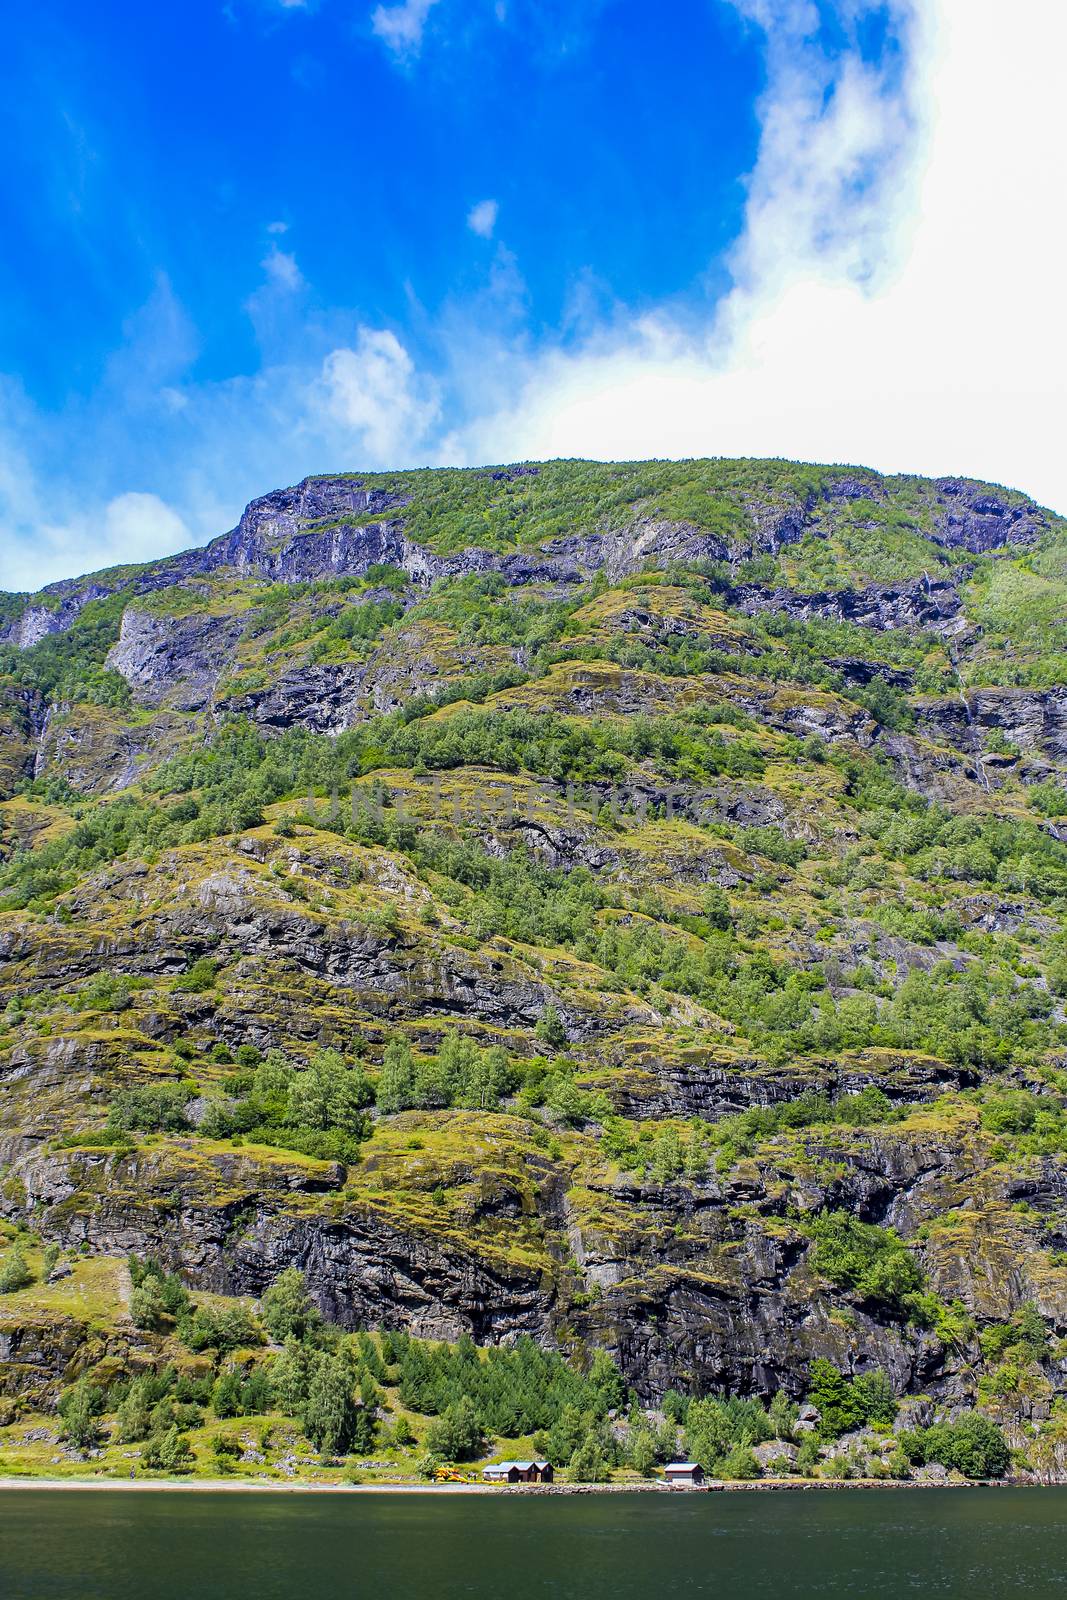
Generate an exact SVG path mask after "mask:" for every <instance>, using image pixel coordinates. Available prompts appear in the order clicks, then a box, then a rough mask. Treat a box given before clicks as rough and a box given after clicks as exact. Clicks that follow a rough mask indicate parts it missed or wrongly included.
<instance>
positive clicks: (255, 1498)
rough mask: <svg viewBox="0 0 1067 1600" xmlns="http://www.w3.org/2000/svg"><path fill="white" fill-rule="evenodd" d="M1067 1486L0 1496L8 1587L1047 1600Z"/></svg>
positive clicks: (449, 1597)
mask: <svg viewBox="0 0 1067 1600" xmlns="http://www.w3.org/2000/svg"><path fill="white" fill-rule="evenodd" d="M1061 1594H1062V1595H1067V1489H998V1490H978V1489H956V1490H953V1489H928V1490H921V1491H916V1490H910V1491H909V1490H884V1491H883V1490H873V1491H865V1490H848V1491H844V1492H842V1491H834V1490H811V1491H806V1492H795V1493H772V1494H764V1493H755V1494H697V1495H686V1496H682V1495H677V1496H670V1497H668V1496H666V1495H663V1496H660V1495H636V1494H635V1495H588V1496H573V1497H562V1496H561V1497H558V1498H557V1497H552V1498H549V1497H545V1498H534V1497H530V1498H529V1499H525V1500H524V1499H522V1498H521V1497H519V1496H506V1497H505V1496H501V1497H500V1498H499V1499H495V1500H494V1499H489V1498H482V1497H479V1496H461V1495H447V1494H440V1495H438V1496H436V1497H435V1496H433V1495H421V1494H420V1495H400V1494H398V1495H381V1496H379V1495H321V1496H319V1495H293V1496H291V1497H290V1496H285V1495H271V1494H263V1495H256V1494H219V1493H214V1494H213V1493H210V1492H205V1493H199V1492H182V1493H171V1494H168V1493H166V1492H162V1493H145V1494H137V1493H129V1494H127V1493H121V1492H111V1493H109V1492H105V1491H101V1492H99V1493H96V1492H92V1493H90V1492H86V1493H78V1492H73V1493H62V1492H54V1491H36V1490H27V1491H14V1490H12V1491H6V1492H4V1491H0V1595H2V1596H3V1597H4V1600H134V1597H136V1600H143V1597H144V1596H146V1595H147V1596H151V1597H152V1600H192V1597H195V1600H297V1597H303V1596H306V1595H328V1596H330V1600H372V1597H373V1600H381V1597H389V1600H483V1597H484V1600H490V1597H492V1600H498V1597H499V1596H502V1595H514V1596H521V1597H522V1600H539V1597H544V1600H638V1597H640V1600H651V1597H655V1600H673V1597H678V1600H683V1597H684V1600H690V1597H693V1596H698V1595H708V1596H722V1597H723V1600H726V1597H729V1600H763V1597H764V1596H766V1597H767V1600H771V1597H774V1600H838V1597H840V1600H846V1597H847V1600H867V1597H868V1596H869V1597H871V1600H873V1597H875V1596H877V1597H878V1600H915V1597H917V1596H934V1597H939V1600H975V1597H978V1596H980V1597H982V1600H1000V1597H1001V1596H1016V1595H1018V1596H1023V1595H1025V1596H1026V1597H1027V1600H1043V1597H1045V1596H1055V1595H1061Z"/></svg>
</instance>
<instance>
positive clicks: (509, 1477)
mask: <svg viewBox="0 0 1067 1600" xmlns="http://www.w3.org/2000/svg"><path fill="white" fill-rule="evenodd" d="M482 1477H483V1478H484V1479H485V1481H486V1483H551V1482H552V1479H553V1478H554V1477H555V1473H554V1471H553V1468H552V1463H551V1461H494V1462H493V1463H492V1465H491V1466H488V1467H483V1468H482Z"/></svg>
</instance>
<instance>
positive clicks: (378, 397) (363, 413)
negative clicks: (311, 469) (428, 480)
mask: <svg viewBox="0 0 1067 1600" xmlns="http://www.w3.org/2000/svg"><path fill="white" fill-rule="evenodd" d="M310 399H311V404H312V409H313V410H318V409H320V408H324V409H325V411H326V412H327V413H328V414H329V416H330V417H331V418H332V419H333V420H334V421H335V422H337V423H340V424H341V426H342V427H343V428H344V429H345V430H346V431H347V432H348V433H349V436H350V439H351V445H352V448H354V449H355V450H357V451H358V452H361V453H362V455H363V458H364V459H366V457H367V456H369V457H371V458H372V459H374V460H376V461H390V460H392V461H403V462H410V461H411V460H412V459H413V457H414V456H416V455H418V454H419V452H420V451H421V450H423V449H424V448H425V443H426V438H427V433H428V430H429V429H430V427H431V426H432V425H433V424H434V423H435V422H436V421H437V419H438V417H439V415H440V402H439V399H438V397H437V394H436V392H435V388H434V386H433V385H432V384H431V383H430V382H428V381H427V380H426V379H424V378H420V377H419V375H418V374H417V373H416V370H415V363H414V362H413V361H412V359H411V356H410V355H409V354H408V351H407V350H406V349H405V347H404V346H403V345H402V344H401V342H400V340H399V339H398V338H397V337H396V335H395V334H394V333H391V332H390V331H389V330H388V329H386V328H360V329H359V331H358V335H357V338H356V343H355V346H354V347H347V348H342V349H338V350H333V351H331V352H330V354H329V355H328V356H327V357H326V359H325V360H324V362H323V364H322V372H321V375H320V377H319V379H318V381H317V384H316V385H315V388H314V390H313V392H312V395H311V396H310Z"/></svg>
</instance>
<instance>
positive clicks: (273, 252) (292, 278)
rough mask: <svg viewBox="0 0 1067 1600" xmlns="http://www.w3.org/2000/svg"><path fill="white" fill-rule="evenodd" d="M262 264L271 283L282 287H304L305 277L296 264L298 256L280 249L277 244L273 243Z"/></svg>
mask: <svg viewBox="0 0 1067 1600" xmlns="http://www.w3.org/2000/svg"><path fill="white" fill-rule="evenodd" d="M260 266H261V267H262V268H263V270H264V272H265V273H266V274H267V277H268V278H269V280H270V281H271V283H274V284H276V285H277V286H278V287H279V288H281V289H302V288H303V286H304V277H303V274H302V272H301V271H300V268H299V267H298V266H297V264H296V257H295V256H294V255H289V254H288V253H287V252H286V251H285V250H279V249H278V246H277V245H276V244H272V245H271V247H270V249H269V250H268V252H267V254H266V255H265V256H264V258H263V260H262V261H261V262H260Z"/></svg>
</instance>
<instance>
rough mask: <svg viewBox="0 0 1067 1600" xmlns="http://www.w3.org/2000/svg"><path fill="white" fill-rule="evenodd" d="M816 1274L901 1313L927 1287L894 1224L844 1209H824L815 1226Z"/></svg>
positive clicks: (812, 1228)
mask: <svg viewBox="0 0 1067 1600" xmlns="http://www.w3.org/2000/svg"><path fill="white" fill-rule="evenodd" d="M811 1235H812V1239H813V1241H814V1245H813V1249H812V1252H811V1264H812V1266H813V1267H814V1268H815V1270H816V1272H820V1273H822V1274H823V1276H824V1277H826V1278H829V1279H830V1282H831V1283H836V1284H838V1285H839V1286H840V1287H841V1288H845V1289H851V1290H852V1291H853V1292H854V1293H855V1294H857V1295H858V1296H859V1297H860V1299H861V1300H865V1301H868V1302H869V1303H870V1304H872V1305H876V1306H883V1307H884V1308H885V1309H886V1310H889V1311H892V1312H895V1313H896V1314H898V1315H899V1314H900V1313H902V1312H903V1311H904V1310H905V1309H906V1307H907V1302H908V1297H909V1296H910V1295H913V1294H917V1293H918V1292H919V1291H920V1290H921V1289H922V1286H923V1274H922V1269H921V1267H920V1266H919V1263H918V1262H917V1261H916V1260H915V1258H914V1256H913V1255H912V1254H911V1252H910V1251H909V1250H908V1248H907V1246H906V1245H905V1244H904V1242H903V1240H902V1239H901V1238H900V1237H899V1236H898V1234H897V1233H896V1231H895V1230H894V1229H893V1228H877V1227H874V1226H873V1225H871V1224H870V1223H865V1222H858V1221H857V1220H856V1218H855V1217H851V1216H849V1215H848V1213H847V1212H844V1211H830V1212H825V1213H824V1214H823V1215H822V1216H821V1217H819V1218H818V1219H817V1220H816V1221H815V1222H813V1223H812V1225H811Z"/></svg>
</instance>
